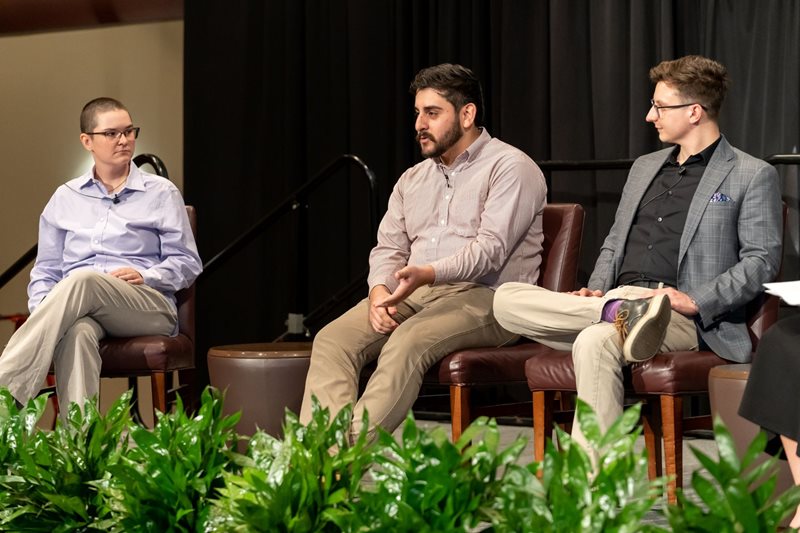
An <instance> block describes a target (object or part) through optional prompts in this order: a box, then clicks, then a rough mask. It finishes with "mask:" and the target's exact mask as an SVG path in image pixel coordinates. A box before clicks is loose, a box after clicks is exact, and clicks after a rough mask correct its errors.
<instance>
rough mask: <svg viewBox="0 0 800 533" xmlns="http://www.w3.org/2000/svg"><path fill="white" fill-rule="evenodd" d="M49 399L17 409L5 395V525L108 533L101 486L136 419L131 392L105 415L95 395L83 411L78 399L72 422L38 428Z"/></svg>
mask: <svg viewBox="0 0 800 533" xmlns="http://www.w3.org/2000/svg"><path fill="white" fill-rule="evenodd" d="M46 401H47V398H46V397H39V398H36V399H34V400H32V401H31V402H29V403H28V405H27V406H26V407H25V408H23V409H21V410H19V411H17V409H16V406H15V405H14V401H13V398H12V397H11V395H10V394H9V393H8V391H7V390H3V391H1V392H0V420H2V421H1V422H0V428H2V429H0V432H1V433H2V435H1V436H0V439H2V440H1V442H2V443H1V444H0V450H1V451H0V466H1V467H2V472H3V474H4V475H2V476H0V509H1V510H0V529H3V530H6V531H8V530H10V531H47V532H51V531H105V529H106V528H105V525H104V524H103V522H102V518H103V517H104V516H105V515H107V513H108V508H107V506H106V504H105V501H104V498H103V497H102V496H101V495H100V494H99V492H98V491H97V488H96V486H95V482H96V481H97V480H100V479H103V478H104V477H107V476H108V469H109V468H110V467H111V466H112V465H114V464H115V463H116V462H117V461H118V460H119V458H120V457H121V456H122V455H123V454H124V453H125V451H126V445H125V438H124V433H125V431H126V430H127V429H128V428H129V426H130V424H131V421H130V415H129V413H128V408H129V402H130V393H127V394H125V395H123V396H122V397H121V398H120V399H119V400H117V401H116V402H115V403H114V405H113V406H112V407H111V409H109V411H108V413H107V414H106V415H105V416H103V415H101V414H100V413H99V412H98V410H97V406H96V402H95V401H94V400H89V401H87V402H86V404H85V405H84V407H83V411H81V409H80V408H79V406H78V405H77V404H74V403H73V404H72V405H71V406H70V409H69V413H68V415H67V418H66V421H65V422H63V423H62V420H59V421H58V424H57V426H56V429H55V430H54V431H52V432H44V431H40V430H38V429H37V428H36V426H35V424H36V422H37V421H38V420H39V419H40V418H41V416H42V414H43V412H44V409H45V403H46Z"/></svg>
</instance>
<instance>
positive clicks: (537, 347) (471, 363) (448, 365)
mask: <svg viewBox="0 0 800 533" xmlns="http://www.w3.org/2000/svg"><path fill="white" fill-rule="evenodd" d="M545 351H552V350H550V348H548V347H546V346H542V345H541V344H538V343H535V342H524V343H521V344H517V345H515V346H501V347H497V348H471V349H469V350H461V351H458V352H453V353H451V354H449V355H448V356H447V357H445V358H444V359H442V361H441V364H440V366H439V368H438V370H439V375H438V378H439V383H440V384H442V385H460V386H474V385H490V384H492V383H508V384H514V383H523V384H524V383H525V361H527V360H528V359H530V358H531V357H538V356H539V354H541V353H542V352H545Z"/></svg>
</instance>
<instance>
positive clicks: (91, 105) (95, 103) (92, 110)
mask: <svg viewBox="0 0 800 533" xmlns="http://www.w3.org/2000/svg"><path fill="white" fill-rule="evenodd" d="M117 109H121V110H123V111H128V108H126V107H125V106H124V105H123V104H122V102H120V101H119V100H115V99H114V98H109V97H107V96H101V97H100V98H95V99H94V100H90V101H89V102H88V103H87V104H86V105H85V106H83V111H81V133H91V131H92V130H93V129H94V128H95V126H97V115H98V114H99V113H105V112H106V111H116V110H117ZM128 114H130V112H129V111H128Z"/></svg>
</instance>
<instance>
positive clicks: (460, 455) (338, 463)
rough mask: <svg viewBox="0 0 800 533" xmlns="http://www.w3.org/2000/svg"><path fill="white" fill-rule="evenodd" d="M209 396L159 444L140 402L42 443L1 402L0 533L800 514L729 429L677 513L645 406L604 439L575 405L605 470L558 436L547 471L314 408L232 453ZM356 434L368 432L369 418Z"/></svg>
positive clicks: (35, 414) (509, 452)
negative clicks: (652, 466) (650, 458)
mask: <svg viewBox="0 0 800 533" xmlns="http://www.w3.org/2000/svg"><path fill="white" fill-rule="evenodd" d="M222 401H223V399H222V395H221V394H220V393H219V392H217V391H215V390H213V389H208V390H206V391H205V392H204V393H203V397H202V403H201V406H200V408H199V410H198V411H197V413H195V414H187V413H186V412H185V411H184V409H183V406H182V404H181V403H180V401H179V402H178V405H177V407H176V409H175V410H174V411H173V412H171V413H167V414H159V416H158V417H157V421H156V425H155V427H154V428H153V429H152V430H149V429H146V428H143V427H140V426H137V425H135V424H134V423H133V422H132V421H131V419H130V415H129V409H128V407H129V402H130V395H129V394H126V395H124V396H123V397H122V398H120V399H119V400H118V401H117V402H116V403H115V404H114V405H113V406H112V408H111V409H110V410H109V411H108V413H106V414H105V415H103V414H100V413H99V412H98V411H97V408H96V407H95V402H93V401H89V402H87V403H86V405H85V406H84V408H83V410H81V409H79V408H78V407H77V406H76V405H73V406H72V408H71V409H70V412H69V414H68V416H67V418H66V421H59V424H58V425H57V427H56V429H55V430H54V431H42V430H40V429H38V428H37V427H36V422H37V421H38V420H39V418H40V417H41V416H42V414H43V412H44V407H45V402H46V399H45V398H38V399H36V400H32V401H31V402H29V403H28V405H27V406H26V407H24V408H23V409H17V407H16V406H15V403H14V400H13V398H12V397H11V395H10V394H9V393H8V392H7V391H5V390H0V530H2V531H145V532H148V531H152V532H156V531H158V532H165V531H186V532H189V531H191V532H201V531H209V532H210V531H236V532H245V531H247V532H250V531H254V532H258V531H270V532H272V531H287V532H288V531H292V532H294V531H298V532H299V531H347V532H367V531H370V532H372V531H387V532H388V531H392V532H396V531H414V532H418V533H423V532H449V531H454V532H455V531H458V532H461V531H497V532H525V531H554V532H560V531H564V532H567V531H569V532H571V531H597V532H599V531H619V532H624V531H664V530H663V529H661V528H659V527H657V526H644V525H642V524H641V521H642V518H643V517H644V515H645V514H646V513H647V512H649V511H651V510H652V509H653V508H654V506H656V505H660V506H661V508H662V510H663V513H664V515H665V517H666V520H667V521H668V522H669V524H670V526H671V527H672V528H673V530H675V531H714V532H726V531H747V532H750V531H775V530H776V528H777V526H778V524H779V522H780V520H781V519H782V518H784V517H785V516H787V515H788V514H790V513H792V512H793V510H794V508H795V507H796V506H797V504H798V502H800V489H798V488H793V489H791V490H789V491H787V492H786V493H784V494H783V495H780V496H779V497H777V498H776V497H775V496H774V489H775V474H774V472H775V462H776V460H774V459H772V460H769V461H767V462H765V463H762V464H760V465H758V466H754V460H755V458H756V456H758V455H759V454H760V452H762V451H763V449H764V446H765V441H766V438H765V437H764V436H763V435H762V436H759V437H758V438H757V439H756V440H755V441H754V442H753V444H752V445H751V446H750V449H749V450H748V452H747V454H746V455H745V457H744V458H742V460H739V458H738V457H737V456H736V453H735V449H734V447H733V440H732V438H731V436H730V434H729V433H728V431H727V430H726V429H725V428H724V427H723V426H722V425H721V424H720V423H719V422H717V423H716V424H715V435H716V441H717V446H718V448H719V459H718V460H714V459H712V458H710V457H707V456H705V455H703V454H702V453H700V452H697V451H695V454H696V455H697V457H698V460H699V461H700V462H701V464H702V465H703V466H704V468H705V472H704V473H699V472H696V473H695V474H694V475H693V477H692V486H693V488H694V490H695V493H696V494H697V497H698V499H699V501H694V500H690V499H688V498H687V497H686V495H685V494H683V493H682V492H679V493H678V499H679V505H676V506H670V505H666V503H665V502H664V501H663V496H662V494H663V492H664V486H665V483H666V480H665V479H664V478H660V479H656V480H652V481H650V480H648V479H647V457H646V452H645V451H641V452H637V451H636V450H635V449H634V443H635V441H636V438H637V437H638V436H639V434H640V432H641V428H639V427H638V426H637V424H638V421H639V406H634V407H632V408H630V409H628V410H627V411H626V412H625V414H624V415H623V416H622V417H621V418H620V419H619V420H618V421H617V422H616V423H615V424H614V426H613V427H611V428H610V429H609V431H607V432H606V433H605V434H602V432H601V431H600V430H599V427H598V425H597V420H596V418H595V416H594V414H593V413H592V412H591V410H590V409H589V408H588V407H587V406H586V405H585V404H583V403H582V402H579V403H578V418H579V420H580V422H581V427H582V428H583V432H584V434H585V436H586V438H587V440H588V441H589V442H590V443H591V445H592V446H593V447H594V449H596V450H597V452H598V457H597V462H596V464H597V465H599V469H598V470H597V473H596V474H595V470H594V468H593V463H592V461H591V460H590V458H589V457H588V456H587V454H586V453H585V452H584V450H583V448H582V447H580V446H578V445H577V444H576V443H574V442H573V441H572V440H571V439H570V437H569V435H567V434H565V433H564V432H563V431H560V430H557V446H556V445H553V444H550V445H549V446H548V448H547V451H546V457H545V460H544V462H543V463H541V464H537V463H531V464H528V465H527V466H521V465H520V464H519V462H520V454H521V453H522V451H523V449H524V447H525V441H524V439H523V438H521V437H520V438H517V439H516V440H515V441H514V442H512V443H511V444H510V445H508V446H506V447H503V446H501V444H500V432H499V430H498V428H497V425H496V424H495V422H494V421H493V420H487V419H479V420H477V421H476V422H475V423H474V424H472V425H471V426H470V427H469V428H468V429H467V431H466V432H465V433H464V435H463V436H462V438H461V439H460V440H459V441H458V442H456V443H452V442H450V440H449V438H448V436H447V434H446V433H445V432H444V431H443V430H442V429H441V428H436V429H433V430H425V429H422V428H420V427H419V426H418V425H417V424H416V422H415V421H414V419H413V418H412V417H410V416H409V418H408V419H407V420H406V421H405V424H404V425H403V427H402V431H401V435H400V437H399V438H398V439H395V438H394V437H393V436H392V435H391V434H389V433H386V432H384V431H380V430H379V431H378V437H377V440H376V441H375V442H368V440H367V433H366V430H362V431H361V432H360V433H359V434H357V435H351V432H350V427H351V416H352V412H351V411H350V409H344V410H343V411H341V412H340V413H338V414H337V415H336V416H334V417H333V418H331V416H330V413H329V412H328V410H326V409H321V408H319V406H318V405H315V409H314V415H313V419H312V421H311V423H309V424H308V425H307V426H304V425H301V424H300V423H299V422H298V420H297V417H296V416H295V415H294V414H292V413H288V412H287V414H286V421H285V424H284V435H285V436H284V437H283V438H281V439H276V438H274V437H271V436H269V435H267V434H265V433H261V432H259V433H257V434H255V435H254V436H253V437H252V438H250V439H249V441H248V442H247V451H246V453H244V454H239V453H237V452H236V451H235V450H236V445H237V443H238V440H239V439H240V438H239V437H238V436H237V435H236V434H235V431H234V427H235V425H236V423H237V421H238V419H239V415H238V414H237V415H234V416H228V417H226V416H223V414H222ZM362 422H363V423H362V424H361V427H364V428H366V427H367V420H366V418H365V419H364V420H363V421H362Z"/></svg>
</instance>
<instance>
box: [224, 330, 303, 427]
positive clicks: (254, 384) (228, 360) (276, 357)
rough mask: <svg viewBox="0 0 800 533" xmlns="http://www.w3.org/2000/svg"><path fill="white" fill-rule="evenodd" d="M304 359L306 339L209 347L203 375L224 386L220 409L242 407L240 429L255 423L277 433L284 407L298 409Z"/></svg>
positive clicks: (234, 410) (225, 410) (232, 411)
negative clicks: (223, 403)
mask: <svg viewBox="0 0 800 533" xmlns="http://www.w3.org/2000/svg"><path fill="white" fill-rule="evenodd" d="M310 360H311V343H310V342H273V343H262V344H232V345H228V346H215V347H213V348H211V349H210V350H209V351H208V375H209V379H210V381H211V385H212V386H214V387H216V388H218V389H220V390H223V391H225V405H224V412H225V414H226V415H229V414H233V413H235V412H236V411H241V412H242V418H241V419H240V420H239V423H238V424H237V426H236V430H237V431H238V432H239V433H240V434H242V435H252V434H253V433H255V431H256V428H257V427H258V428H261V429H263V430H264V431H265V432H267V433H269V434H270V435H274V436H276V437H281V436H283V429H282V424H283V418H284V411H285V409H287V408H288V409H290V410H291V411H293V412H295V413H299V412H300V404H301V403H302V401H303V389H304V388H305V383H306V374H307V373H308V365H309V362H310Z"/></svg>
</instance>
